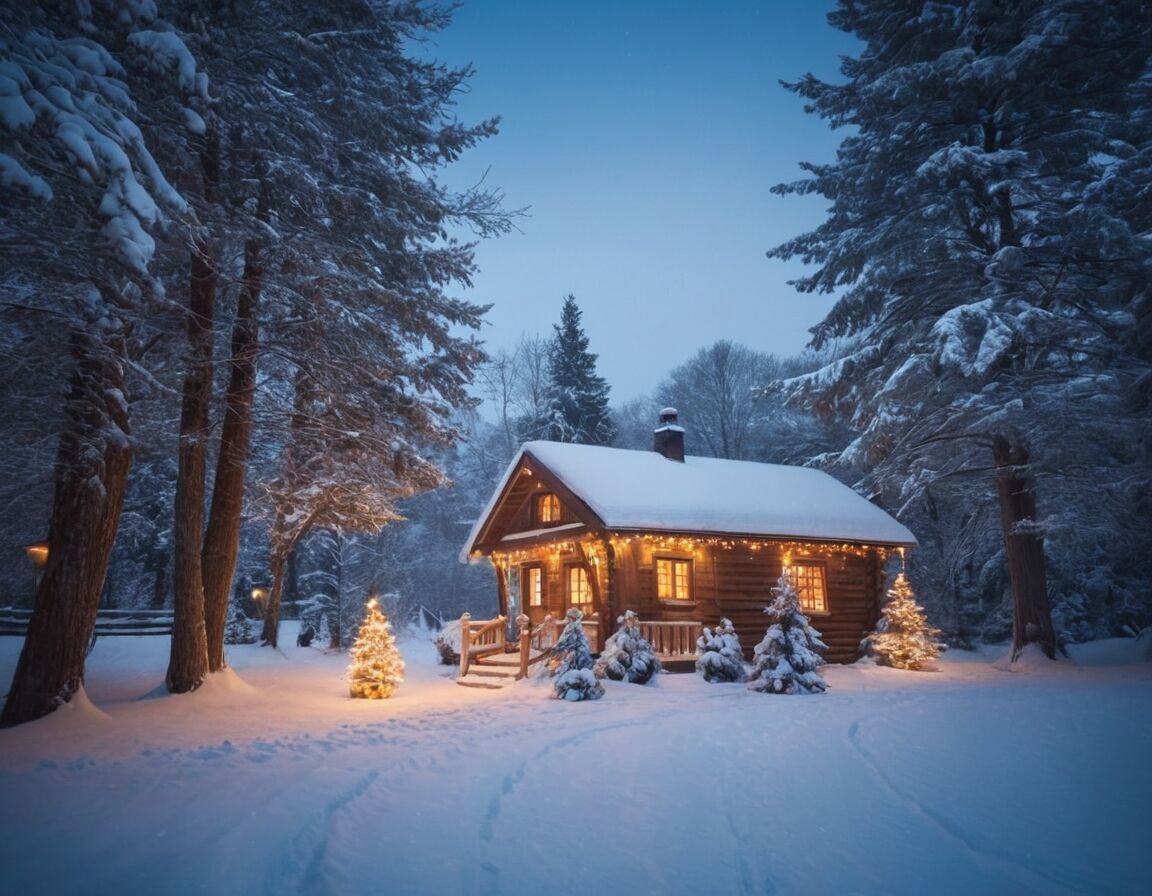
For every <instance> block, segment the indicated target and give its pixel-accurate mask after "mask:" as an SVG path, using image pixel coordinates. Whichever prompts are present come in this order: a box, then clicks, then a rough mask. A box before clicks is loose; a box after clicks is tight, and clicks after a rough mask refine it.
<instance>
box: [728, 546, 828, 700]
mask: <svg viewBox="0 0 1152 896" xmlns="http://www.w3.org/2000/svg"><path fill="white" fill-rule="evenodd" d="M772 595H773V598H774V599H773V601H772V605H771V606H770V607H766V608H765V609H764V612H765V613H768V614H769V615H770V616H772V618H773V619H775V620H776V621H775V622H773V623H772V625H770V626H769V627H768V631H767V632H766V633H765V634H764V640H763V641H761V642H760V643H759V644H757V645H756V649H755V654H756V655H755V659H754V660H753V669H752V677H751V680H750V681H749V682H748V688H749V690H753V691H761V692H766V693H769V694H815V693H820V692H823V691H824V690H825V689H826V688H827V687H828V684H827V682H825V681H824V679H823V678H821V677H820V675H819V673H818V672H817V671H816V669H817V668H818V667H819V666H821V665H822V664H823V663H824V657H823V656H821V653H823V652H824V651H825V650H827V649H828V647H827V645H826V644H825V643H824V642H823V641H821V640H820V632H818V631H816V629H814V628H812V626H811V624H810V623H809V622H808V617H807V616H805V615H804V611H803V610H802V609H801V608H800V595H799V594H797V593H796V586H795V585H793V584H792V577H791V576H790V575H789V574H788V571H787V568H785V571H784V574H783V575H781V576H780V578H779V580H778V581H777V582H776V585H775V587H773V588H772Z"/></svg>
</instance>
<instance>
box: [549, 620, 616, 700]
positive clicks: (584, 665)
mask: <svg viewBox="0 0 1152 896" xmlns="http://www.w3.org/2000/svg"><path fill="white" fill-rule="evenodd" d="M564 615H565V618H566V619H567V620H568V622H567V623H566V624H565V625H564V631H562V632H561V633H560V637H559V638H558V639H557V641H556V644H555V646H553V648H552V649H551V650H550V651H549V653H548V659H547V669H548V674H549V675H551V676H553V677H554V678H555V679H556V680H555V681H554V682H553V685H552V686H553V690H554V691H555V694H556V696H557V697H559V698H560V699H562V700H596V699H598V698H599V697H602V696H604V686H603V685H602V684H600V682H599V681H597V680H596V676H595V675H594V674H593V673H592V651H591V649H590V648H589V647H588V638H587V636H585V634H584V628H583V626H582V625H581V624H580V623H581V621H582V620H583V619H584V614H583V613H581V612H580V611H579V610H577V609H576V608H575V607H573V608H572V609H570V610H569V611H568V612H567V613H565V614H564Z"/></svg>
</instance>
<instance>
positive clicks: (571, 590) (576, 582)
mask: <svg viewBox="0 0 1152 896" xmlns="http://www.w3.org/2000/svg"><path fill="white" fill-rule="evenodd" d="M568 603H570V604H572V605H573V606H576V605H578V604H590V603H592V586H591V584H590V583H589V582H588V570H587V569H585V568H584V567H583V566H578V565H576V564H573V565H571V566H569V567H568Z"/></svg>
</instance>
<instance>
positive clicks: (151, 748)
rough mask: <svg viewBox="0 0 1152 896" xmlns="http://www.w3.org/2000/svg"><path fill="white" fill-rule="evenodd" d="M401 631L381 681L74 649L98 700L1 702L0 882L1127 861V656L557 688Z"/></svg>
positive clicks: (980, 887) (849, 883)
mask: <svg viewBox="0 0 1152 896" xmlns="http://www.w3.org/2000/svg"><path fill="white" fill-rule="evenodd" d="M140 640H141V641H144V640H147V639H140ZM405 648H406V656H407V657H408V661H409V680H408V681H406V682H405V684H404V686H403V687H402V688H401V689H400V690H399V691H398V692H397V697H396V698H394V699H392V700H388V701H381V702H376V701H349V700H347V699H344V698H343V697H342V692H343V684H342V682H341V680H340V675H341V673H342V671H343V667H344V665H345V664H346V659H345V658H343V657H331V656H325V655H323V654H320V653H318V652H315V651H287V652H285V653H282V654H280V655H279V656H277V655H276V654H274V653H272V652H270V651H265V652H260V651H259V650H258V649H256V648H254V649H253V650H252V651H250V652H247V653H245V652H238V653H237V654H236V655H234V656H233V665H234V666H235V667H236V668H238V669H239V670H240V674H239V676H238V677H231V678H228V677H226V678H225V679H222V680H221V681H219V682H213V683H212V684H210V685H209V686H207V687H208V690H207V691H205V692H204V693H199V694H194V695H190V696H182V697H178V698H172V697H163V698H151V699H140V698H141V697H144V696H146V695H147V694H149V692H150V691H151V689H152V686H153V683H152V682H151V678H150V677H149V676H148V675H137V676H135V677H133V676H132V675H129V674H128V673H127V672H126V671H124V670H121V672H120V673H119V674H118V675H117V676H116V677H114V678H111V679H108V680H105V681H103V683H102V680H101V677H100V672H101V668H102V667H101V662H100V658H99V657H98V656H96V655H95V654H94V666H95V670H94V673H95V674H94V680H92V681H91V683H90V688H89V689H90V692H91V693H92V696H93V699H94V701H95V702H96V703H97V704H99V705H100V706H101V708H102V712H99V713H98V712H96V711H95V710H84V709H83V708H77V711H76V712H73V713H72V714H71V717H69V716H68V715H67V714H65V715H60V716H59V717H58V718H53V719H52V720H50V721H48V722H47V723H45V724H41V723H36V725H34V726H25V728H23V729H15V730H13V731H7V732H0V797H2V798H3V800H4V801H5V804H6V805H9V806H12V805H18V806H20V807H21V812H20V813H19V816H18V820H17V815H16V813H4V816H3V820H0V866H2V867H4V868H5V869H6V871H5V873H6V875H7V877H6V881H7V883H8V885H9V886H11V887H12V888H13V892H67V891H75V892H81V891H83V892H130V891H134V890H135V889H138V888H139V887H140V886H141V885H143V882H151V885H152V886H153V888H156V885H157V883H158V882H163V884H164V886H162V887H159V888H160V889H163V890H164V891H165V892H173V893H180V892H201V891H206V892H248V893H307V894H313V893H315V894H367V893H387V894H410V893H463V894H507V896H513V894H519V893H549V894H566V893H573V894H575V893H581V894H587V893H605V894H607V893H629V894H646V893H652V894H677V893H704V892H724V893H740V894H764V893H801V892H861V893H866V892H886V893H908V894H913V893H916V894H919V893H922V892H940V893H949V892H951V893H969V892H1016V893H1045V894H1060V893H1072V892H1117V893H1125V892H1133V893H1135V892H1139V890H1140V888H1139V886H1137V885H1138V884H1141V883H1143V879H1142V875H1141V872H1140V861H1139V860H1138V857H1142V855H1143V853H1142V850H1143V848H1144V845H1143V836H1144V835H1143V833H1142V831H1143V832H1146V830H1147V828H1146V822H1145V819H1146V806H1145V805H1144V801H1145V799H1144V797H1145V796H1146V794H1147V793H1148V792H1150V791H1152V772H1150V771H1149V767H1148V764H1147V762H1146V757H1145V756H1144V755H1143V752H1142V751H1143V750H1144V748H1145V747H1144V745H1146V744H1147V743H1148V742H1150V740H1152V720H1150V719H1149V717H1148V714H1147V712H1146V707H1147V705H1148V701H1149V699H1150V698H1152V668H1150V667H1149V665H1148V664H1144V665H1143V666H1140V667H1138V671H1139V674H1137V675H1135V676H1131V675H1128V676H1125V675H1122V674H1119V673H1117V672H1110V671H1094V670H1070V671H1068V672H1067V673H1064V672H1061V673H1059V674H1056V675H1048V676H1044V677H1029V676H1028V675H1010V674H1007V673H1001V672H997V671H995V670H993V669H991V668H990V667H989V666H988V665H987V664H986V663H972V664H970V665H968V666H966V665H965V664H963V663H958V664H957V663H954V664H952V665H950V666H949V667H948V668H947V669H946V671H945V672H944V673H939V674H937V675H927V674H925V675H910V674H901V673H896V672H894V671H893V670H883V669H877V668H874V667H873V668H868V667H833V668H830V669H828V670H827V675H826V677H827V678H828V680H829V682H830V685H831V689H830V692H829V693H828V694H826V695H822V696H814V697H793V698H788V697H772V696H766V695H760V694H753V693H749V692H747V691H746V690H744V689H743V688H742V687H741V686H739V685H708V684H706V683H704V682H703V681H701V680H700V679H699V678H697V677H696V676H693V675H678V676H661V677H660V678H659V679H658V683H657V685H656V686H650V687H637V686H629V685H623V684H619V683H613V682H609V683H608V691H607V694H606V696H605V698H604V699H603V700H600V701H596V702H589V703H579V704H568V703H563V702H560V701H556V700H551V699H549V698H548V693H549V689H548V687H547V684H546V683H542V682H532V681H528V682H522V683H519V684H517V685H514V686H512V687H510V688H507V689H505V690H503V691H468V690H466V689H464V688H459V687H456V686H455V684H454V683H453V681H452V679H451V677H450V672H449V670H446V669H444V668H443V667H438V666H435V665H433V663H432V662H431V653H430V651H429V652H428V654H427V656H424V655H422V654H420V652H419V651H420V650H422V649H423V648H422V647H421V648H419V650H418V649H417V648H416V647H414V646H413V645H406V646H405ZM101 649H102V648H101V646H100V645H98V646H97V651H100V650H101ZM106 649H112V648H106ZM117 649H119V650H122V651H127V650H129V646H128V645H120V646H119V647H118V648H117ZM141 649H151V648H147V647H144V648H141ZM159 668H161V669H162V668H163V666H162V665H161V666H159ZM0 671H2V670H0ZM62 844H67V847H66V848H64V847H62ZM29 857H41V858H44V857H50V860H47V861H45V860H35V861H33V860H30V858H29Z"/></svg>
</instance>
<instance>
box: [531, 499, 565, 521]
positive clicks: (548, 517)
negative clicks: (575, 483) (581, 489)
mask: <svg viewBox="0 0 1152 896" xmlns="http://www.w3.org/2000/svg"><path fill="white" fill-rule="evenodd" d="M536 521H537V522H538V523H539V524H540V525H542V526H544V525H547V524H549V523H558V522H560V499H559V498H557V497H556V496H555V495H541V496H540V497H539V498H537V499H536Z"/></svg>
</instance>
